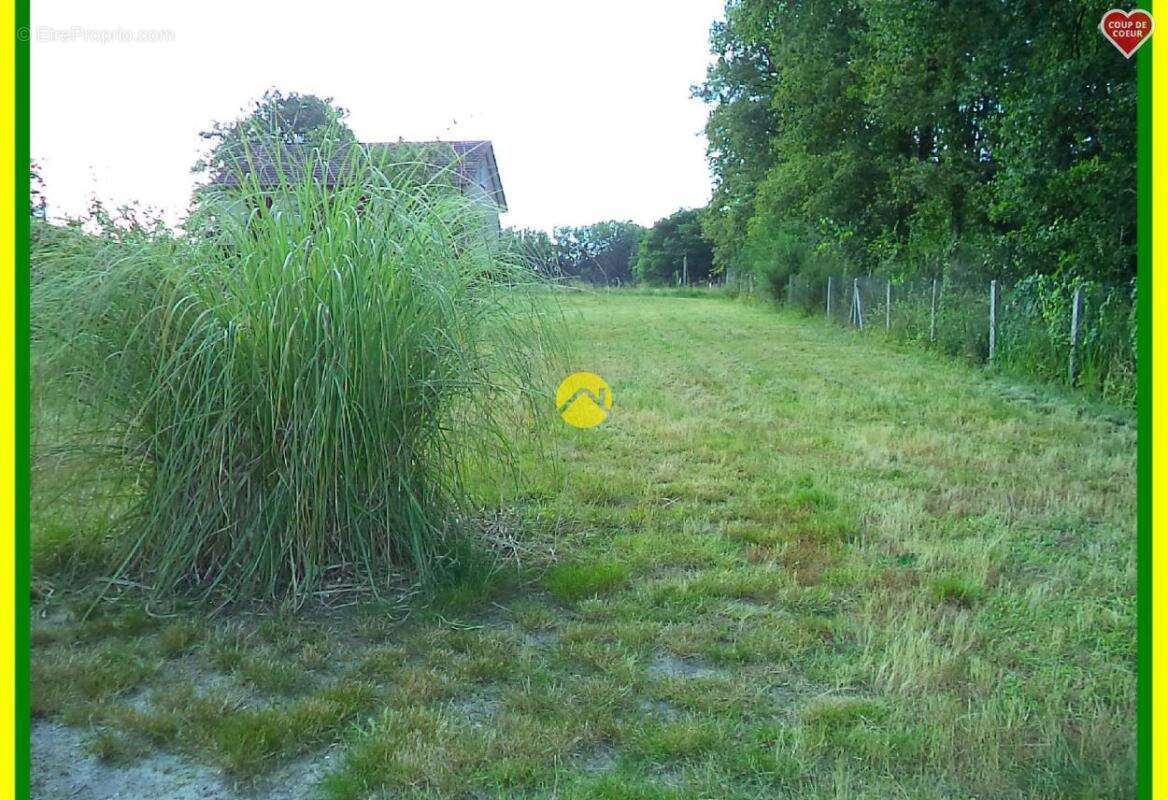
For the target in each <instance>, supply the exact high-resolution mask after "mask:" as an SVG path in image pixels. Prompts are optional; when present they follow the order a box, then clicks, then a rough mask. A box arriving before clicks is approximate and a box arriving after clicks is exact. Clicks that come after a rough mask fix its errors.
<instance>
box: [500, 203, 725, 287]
mask: <svg viewBox="0 0 1168 800" xmlns="http://www.w3.org/2000/svg"><path fill="white" fill-rule="evenodd" d="M701 213H702V212H701V210H700V209H681V210H679V211H676V212H674V213H673V214H670V215H669V216H668V217H665V218H664V219H660V220H658V221H657V222H656V223H654V224H653V225H652V226H651V227H648V228H645V227H642V226H640V225H637V224H636V223H634V222H630V221H617V220H607V221H604V222H597V223H594V224H592V225H578V226H562V227H558V228H556V229H555V230H554V232H553V233H552V235H548V234H547V233H546V232H544V231H540V230H531V229H508V230H505V231H504V232H503V235H504V237H505V242H506V244H507V246H508V247H509V248H510V249H511V250H513V251H514V252H516V253H519V254H520V255H521V256H522V257H523V258H524V259H525V260H527V261H528V262H529V263H531V264H533V265H535V266H536V268H537V269H539V270H540V271H541V272H544V273H546V274H548V275H552V276H554V277H557V278H566V279H569V280H578V281H584V282H586V283H593V284H600V285H606V286H622V285H627V284H630V283H650V284H658V285H660V284H666V285H676V284H678V283H687V284H698V283H706V282H708V281H709V280H711V278H712V277H714V275H715V270H714V253H713V249H712V247H711V245H710V242H709V241H708V240H707V239H706V238H705V237H704V235H703V233H702V226H701Z"/></svg>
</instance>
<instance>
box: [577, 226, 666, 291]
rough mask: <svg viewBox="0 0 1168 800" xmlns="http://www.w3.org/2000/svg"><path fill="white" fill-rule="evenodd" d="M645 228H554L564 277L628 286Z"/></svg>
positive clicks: (607, 284) (631, 278) (608, 284)
mask: <svg viewBox="0 0 1168 800" xmlns="http://www.w3.org/2000/svg"><path fill="white" fill-rule="evenodd" d="M644 232H645V229H644V228H642V227H641V226H640V225H637V224H636V223H633V222H617V221H615V220H613V221H607V222H597V223H594V224H592V225H581V226H579V227H562V228H556V230H555V240H556V259H557V261H558V262H559V271H560V274H561V275H562V276H563V277H565V278H571V279H576V280H582V281H587V282H588V283H597V284H602V285H606V286H614V285H621V284H627V283H631V282H632V280H633V272H632V261H633V257H634V255H635V253H636V251H637V243H638V242H639V241H640V240H641V237H642V236H643V235H644Z"/></svg>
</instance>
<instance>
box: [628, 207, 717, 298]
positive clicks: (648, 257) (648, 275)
mask: <svg viewBox="0 0 1168 800" xmlns="http://www.w3.org/2000/svg"><path fill="white" fill-rule="evenodd" d="M699 214H700V212H699V211H698V210H697V209H682V210H680V211H676V212H674V213H673V214H670V215H669V216H668V217H666V218H665V219H660V220H657V222H655V223H654V224H653V227H652V228H650V229H649V230H648V231H646V232H645V235H644V236H643V237H641V241H640V244H639V245H638V246H637V253H636V261H635V263H634V265H633V273H634V274H635V275H636V276H637V279H638V280H641V281H645V282H647V283H667V284H679V283H681V282H682V280H683V278H684V277H686V276H688V279H689V280H688V282H689V283H691V284H694V283H705V282H707V281H708V280H709V279H710V275H711V274H712V272H713V266H714V254H713V251H712V250H711V249H710V243H709V242H708V241H706V239H705V238H704V237H703V236H702V231H701V224H700V222H699Z"/></svg>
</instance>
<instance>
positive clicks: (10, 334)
mask: <svg viewBox="0 0 1168 800" xmlns="http://www.w3.org/2000/svg"><path fill="white" fill-rule="evenodd" d="M3 16H4V21H3V23H2V29H0V52H2V55H0V64H2V66H0V73H2V75H3V77H2V78H0V83H3V89H2V90H0V91H3V93H4V97H3V101H0V107H2V108H3V112H2V113H3V114H4V120H3V124H2V125H0V128H2V129H3V133H2V134H0V135H2V136H3V144H2V145H0V151H3V153H4V155H3V157H2V158H0V186H2V187H3V188H2V189H0V242H3V245H4V246H3V248H2V249H3V255H2V256H0V298H3V302H2V303H0V374H3V376H4V378H3V383H4V391H3V393H2V394H0V453H2V455H0V487H2V489H0V539H2V540H3V542H4V546H3V547H0V587H3V589H2V590H0V619H2V620H3V629H4V633H3V635H0V665H2V666H0V675H2V676H3V686H4V691H3V694H4V699H3V712H0V780H2V781H3V784H2V785H3V786H4V787H6V790H5V791H4V794H8V793H9V792H13V791H14V788H15V786H16V641H15V640H16V628H15V623H16V537H15V531H16V247H15V245H14V242H15V238H16V209H15V203H16V160H15V158H14V157H13V154H14V153H15V152H16V16H15V9H14V7H13V5H12V4H10V3H5V4H4V15H3ZM9 796H11V795H10V794H9Z"/></svg>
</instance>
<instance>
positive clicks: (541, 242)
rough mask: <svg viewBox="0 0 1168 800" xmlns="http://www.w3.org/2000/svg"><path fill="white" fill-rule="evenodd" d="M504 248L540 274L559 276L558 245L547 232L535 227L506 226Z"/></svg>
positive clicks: (502, 235)
mask: <svg viewBox="0 0 1168 800" xmlns="http://www.w3.org/2000/svg"><path fill="white" fill-rule="evenodd" d="M500 236H501V237H502V242H503V249H504V251H506V252H507V253H509V254H510V255H511V256H512V257H513V258H515V259H516V260H517V261H519V263H521V264H525V265H527V266H528V268H529V269H531V270H532V271H533V272H535V273H537V274H539V275H547V276H557V275H558V274H559V267H558V261H557V259H556V245H555V243H554V242H553V241H552V237H550V236H548V235H547V232H545V231H541V230H537V229H533V228H518V229H516V228H504V229H503V230H502V231H501V232H500Z"/></svg>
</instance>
